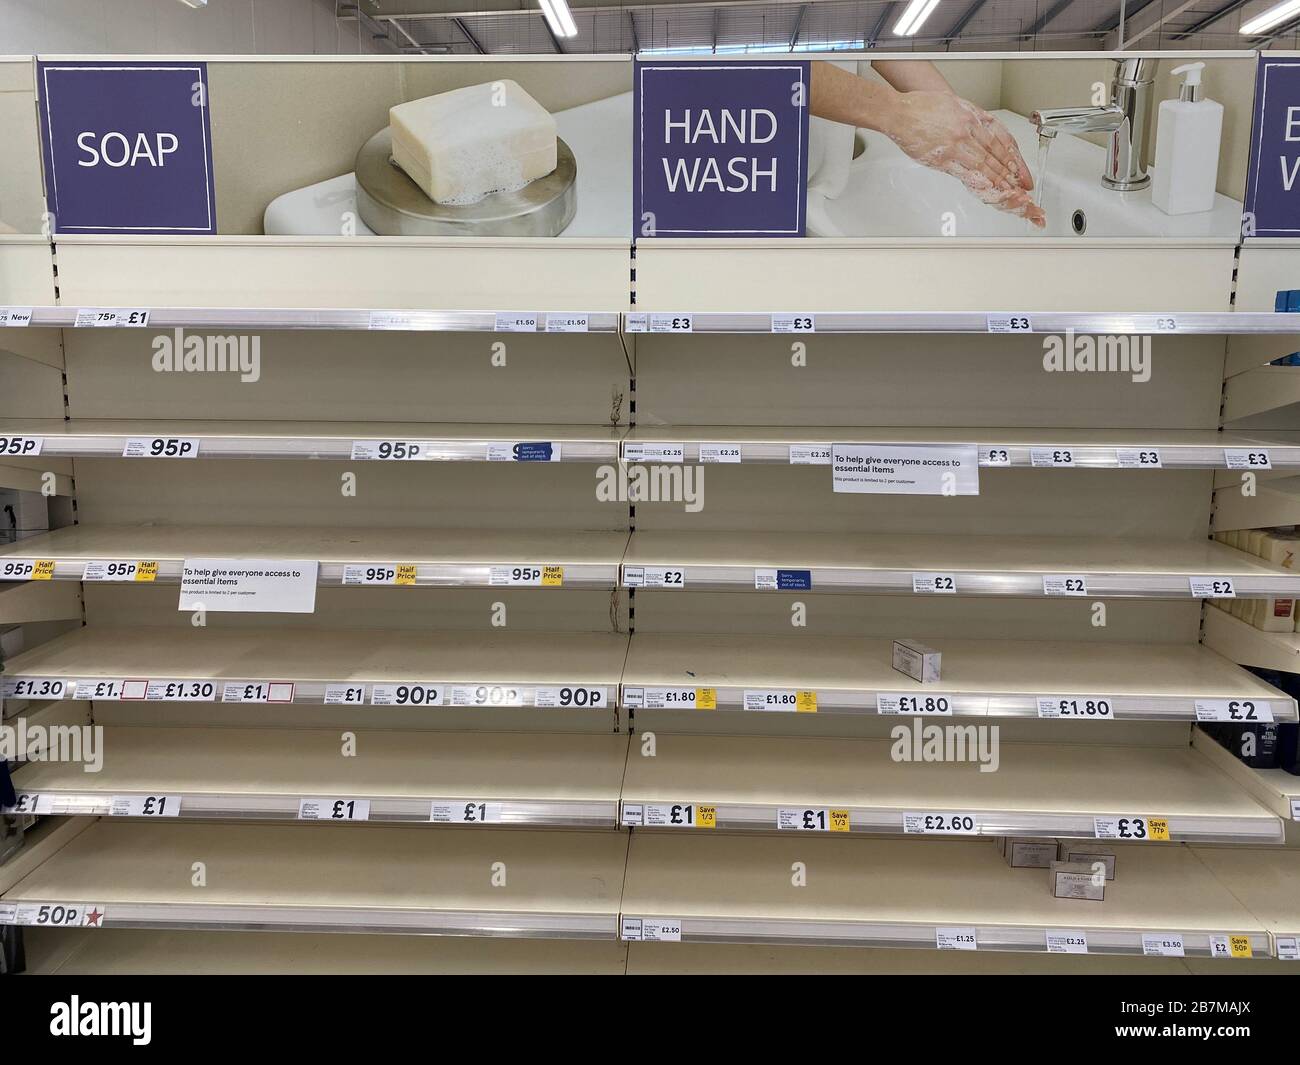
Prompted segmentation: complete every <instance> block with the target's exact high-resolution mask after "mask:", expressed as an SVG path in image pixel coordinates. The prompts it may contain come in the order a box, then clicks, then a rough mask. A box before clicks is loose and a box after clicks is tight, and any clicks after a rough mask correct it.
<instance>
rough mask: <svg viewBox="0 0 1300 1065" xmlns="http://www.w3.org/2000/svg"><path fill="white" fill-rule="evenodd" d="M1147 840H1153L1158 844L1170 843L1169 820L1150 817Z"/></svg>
mask: <svg viewBox="0 0 1300 1065" xmlns="http://www.w3.org/2000/svg"><path fill="white" fill-rule="evenodd" d="M1147 838H1148V839H1153V840H1155V841H1157V842H1158V843H1168V842H1169V818H1167V817H1148V818H1147Z"/></svg>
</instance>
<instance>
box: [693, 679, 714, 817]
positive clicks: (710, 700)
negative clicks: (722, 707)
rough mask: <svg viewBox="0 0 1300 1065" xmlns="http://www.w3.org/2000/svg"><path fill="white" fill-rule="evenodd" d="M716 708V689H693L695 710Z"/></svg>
mask: <svg viewBox="0 0 1300 1065" xmlns="http://www.w3.org/2000/svg"><path fill="white" fill-rule="evenodd" d="M717 708H718V689H717V688H696V689H695V709H696V710H716V709H717ZM710 827H712V826H710Z"/></svg>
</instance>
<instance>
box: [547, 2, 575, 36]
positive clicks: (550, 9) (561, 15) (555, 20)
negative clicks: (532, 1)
mask: <svg viewBox="0 0 1300 1065" xmlns="http://www.w3.org/2000/svg"><path fill="white" fill-rule="evenodd" d="M538 2H539V3H540V4H541V5H542V14H543V15H545V16H546V24H547V25H548V26H550V27H551V32H552V33H553V34H555V36H557V37H576V36H578V24H577V23H576V22H574V21H573V12H571V11H570V10H569V5H568V3H567V0H538Z"/></svg>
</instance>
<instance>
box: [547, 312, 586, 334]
mask: <svg viewBox="0 0 1300 1065" xmlns="http://www.w3.org/2000/svg"><path fill="white" fill-rule="evenodd" d="M590 327H591V316H590V315H588V314H548V315H547V316H546V331H547V332H548V333H585V332H587V330H588V329H589V328H590Z"/></svg>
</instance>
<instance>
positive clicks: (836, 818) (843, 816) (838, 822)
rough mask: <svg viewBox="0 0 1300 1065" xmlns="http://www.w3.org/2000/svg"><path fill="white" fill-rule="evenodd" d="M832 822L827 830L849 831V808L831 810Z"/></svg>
mask: <svg viewBox="0 0 1300 1065" xmlns="http://www.w3.org/2000/svg"><path fill="white" fill-rule="evenodd" d="M828 812H829V813H830V824H829V825H827V830H828V831H830V832H847V831H848V830H849V812H848V810H830V811H828Z"/></svg>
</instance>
